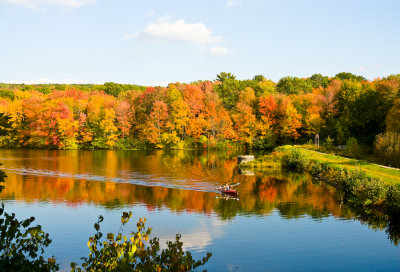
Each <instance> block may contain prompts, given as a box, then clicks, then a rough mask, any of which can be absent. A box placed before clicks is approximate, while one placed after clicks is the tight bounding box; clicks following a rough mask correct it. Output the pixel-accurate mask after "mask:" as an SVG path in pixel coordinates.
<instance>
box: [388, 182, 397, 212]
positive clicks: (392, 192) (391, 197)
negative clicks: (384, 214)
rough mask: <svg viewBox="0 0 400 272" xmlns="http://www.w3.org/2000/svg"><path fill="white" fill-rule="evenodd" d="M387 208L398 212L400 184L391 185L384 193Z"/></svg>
mask: <svg viewBox="0 0 400 272" xmlns="http://www.w3.org/2000/svg"><path fill="white" fill-rule="evenodd" d="M386 203H387V209H388V211H389V212H390V213H392V214H396V215H399V214H400V184H396V185H391V186H390V187H389V189H388V191H387V193H386Z"/></svg>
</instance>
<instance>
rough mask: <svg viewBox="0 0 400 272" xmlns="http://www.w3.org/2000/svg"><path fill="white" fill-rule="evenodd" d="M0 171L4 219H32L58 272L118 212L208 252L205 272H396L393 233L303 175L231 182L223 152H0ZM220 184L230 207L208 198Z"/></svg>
mask: <svg viewBox="0 0 400 272" xmlns="http://www.w3.org/2000/svg"><path fill="white" fill-rule="evenodd" d="M0 163H2V166H1V168H2V169H3V170H4V171H5V172H6V173H7V175H8V178H7V181H6V184H5V185H6V189H5V190H4V191H3V192H2V193H1V194H0V198H1V199H2V201H3V202H5V204H6V210H7V211H8V212H15V213H16V214H17V216H18V217H19V218H20V219H22V218H25V217H28V216H31V215H33V216H35V217H36V221H35V222H36V223H37V224H41V225H42V226H43V228H44V230H45V231H46V232H48V233H50V236H51V238H52V239H53V243H52V244H51V246H50V247H49V248H48V250H47V253H48V254H49V255H55V256H56V257H57V260H58V262H59V263H60V264H61V268H63V269H64V270H68V268H69V263H70V262H71V261H75V262H78V263H79V262H80V260H79V258H80V257H83V256H87V254H88V248H87V246H86V242H87V239H88V237H89V236H90V235H92V234H93V233H94V229H93V224H94V222H95V221H96V219H97V217H98V215H100V214H102V215H104V217H105V221H104V223H103V225H102V230H103V232H109V231H112V232H117V231H118V229H119V227H120V223H119V222H120V220H119V219H120V216H121V214H122V211H127V210H132V211H133V213H134V216H133V221H136V220H137V219H138V218H139V217H146V218H147V225H148V226H151V227H153V234H154V235H156V236H158V237H160V241H161V244H164V242H165V241H167V240H172V239H174V237H175V234H176V233H181V234H182V238H183V242H184V246H185V248H186V249H189V250H191V251H192V252H194V255H195V256H196V257H197V258H200V257H201V256H203V255H205V253H206V252H208V251H209V252H212V253H213V257H212V258H211V259H210V261H209V262H208V263H207V265H206V266H205V267H204V268H206V269H208V270H209V271H337V270H339V271H344V270H345V271H399V270H400V250H399V247H398V246H397V245H396V241H397V239H396V233H399V232H400V231H398V230H397V228H396V227H393V226H392V227H391V228H387V227H386V225H387V224H386V223H385V222H383V221H382V220H381V219H379V218H365V217H363V216H360V215H359V214H357V213H356V212H354V211H352V210H351V209H350V208H349V207H346V205H341V204H340V201H339V200H338V197H337V196H336V193H335V192H334V190H333V189H332V188H327V187H325V186H323V185H315V184H313V183H312V182H311V181H310V179H309V177H307V176H305V175H288V174H286V175H284V174H281V173H264V174H262V173H255V174H254V173H245V174H246V175H244V174H237V175H234V173H235V172H236V168H235V166H236V157H235V154H233V153H231V154H229V153H226V152H224V153H212V152H208V153H207V152H200V153H199V152H194V151H193V152H191V151H171V152H164V151H152V152H142V151H47V150H46V151H43V150H0ZM230 179H232V181H233V182H235V183H237V182H239V183H240V185H239V186H238V187H237V189H238V191H239V198H238V199H225V198H222V197H221V195H219V194H218V193H216V192H215V187H216V186H219V185H221V184H223V183H225V182H226V181H227V180H230ZM133 223H134V222H133ZM131 226H132V229H133V227H134V225H133V224H132V225H131Z"/></svg>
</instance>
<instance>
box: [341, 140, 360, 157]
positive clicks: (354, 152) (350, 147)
mask: <svg viewBox="0 0 400 272" xmlns="http://www.w3.org/2000/svg"><path fill="white" fill-rule="evenodd" d="M345 155H346V156H347V157H352V158H360V156H361V147H360V145H359V144H358V142H357V139H356V138H354V137H349V138H348V139H347V141H346V149H345Z"/></svg>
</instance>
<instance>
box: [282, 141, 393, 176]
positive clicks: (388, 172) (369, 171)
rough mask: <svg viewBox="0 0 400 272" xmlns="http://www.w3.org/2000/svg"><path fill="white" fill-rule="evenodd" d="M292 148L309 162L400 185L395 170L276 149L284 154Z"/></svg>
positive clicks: (285, 148) (331, 156) (313, 152)
mask: <svg viewBox="0 0 400 272" xmlns="http://www.w3.org/2000/svg"><path fill="white" fill-rule="evenodd" d="M294 148H298V149H299V150H301V152H302V153H303V154H304V155H305V156H306V157H307V159H309V160H311V161H314V162H318V163H324V164H327V165H329V166H331V167H335V168H337V167H341V168H345V169H347V170H349V171H354V170H361V171H364V172H365V173H366V175H367V176H368V177H371V178H375V179H382V181H383V182H385V183H388V184H400V170H399V169H396V168H390V167H386V166H380V165H377V164H373V163H368V162H365V161H361V160H356V159H348V158H344V157H340V156H336V155H332V154H325V153H320V152H317V151H312V150H307V149H305V148H301V147H293V146H282V147H279V148H278V149H277V150H278V151H277V152H279V153H286V152H289V151H291V150H293V149H294Z"/></svg>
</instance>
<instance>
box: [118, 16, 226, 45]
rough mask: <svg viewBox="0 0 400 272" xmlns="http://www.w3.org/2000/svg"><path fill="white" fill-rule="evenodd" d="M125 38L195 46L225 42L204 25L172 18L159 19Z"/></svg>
mask: <svg viewBox="0 0 400 272" xmlns="http://www.w3.org/2000/svg"><path fill="white" fill-rule="evenodd" d="M124 37H125V38H133V37H137V38H143V39H148V40H158V41H178V42H189V43H194V44H210V43H217V42H221V41H222V40H223V39H222V37H221V36H214V35H213V34H212V33H211V30H210V29H209V28H208V27H207V26H206V25H205V24H203V23H194V24H191V23H186V22H185V20H183V19H180V20H177V21H175V22H173V21H171V20H170V18H162V19H158V20H157V21H156V22H154V23H151V24H149V25H148V26H147V27H146V28H145V29H143V30H142V31H140V32H139V33H137V34H136V35H125V36H124Z"/></svg>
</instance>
